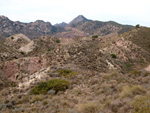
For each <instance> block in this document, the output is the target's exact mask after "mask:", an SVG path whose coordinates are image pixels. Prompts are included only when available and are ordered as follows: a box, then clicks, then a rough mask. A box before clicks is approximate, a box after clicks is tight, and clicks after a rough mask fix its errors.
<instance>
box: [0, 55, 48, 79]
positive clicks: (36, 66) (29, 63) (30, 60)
mask: <svg viewBox="0 0 150 113" xmlns="http://www.w3.org/2000/svg"><path fill="white" fill-rule="evenodd" d="M44 65H45V64H43V62H42V60H41V59H40V58H39V57H26V58H20V59H17V60H12V61H7V62H5V63H4V64H3V66H2V70H3V72H4V73H5V74H6V75H7V76H8V78H11V79H15V76H17V74H18V73H20V72H21V73H27V74H33V73H35V72H37V71H38V70H40V69H41V68H42V67H44Z"/></svg>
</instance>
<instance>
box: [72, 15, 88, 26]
mask: <svg viewBox="0 0 150 113" xmlns="http://www.w3.org/2000/svg"><path fill="white" fill-rule="evenodd" d="M81 21H84V22H85V21H88V19H87V18H85V17H84V16H83V15H79V16H77V17H76V18H74V19H73V20H72V21H71V22H70V23H78V22H81ZM70 23H69V24H70Z"/></svg>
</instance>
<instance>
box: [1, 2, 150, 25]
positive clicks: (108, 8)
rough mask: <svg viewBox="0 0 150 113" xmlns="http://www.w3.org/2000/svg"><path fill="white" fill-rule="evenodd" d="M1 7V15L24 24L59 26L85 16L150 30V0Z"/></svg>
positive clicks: (34, 3) (21, 4) (16, 4)
mask: <svg viewBox="0 0 150 113" xmlns="http://www.w3.org/2000/svg"><path fill="white" fill-rule="evenodd" d="M0 3H1V4H0V15H5V16H8V17H9V18H10V19H12V20H20V21H24V22H28V21H35V20H37V19H43V20H45V21H50V22H51V23H52V24H55V23H59V22H62V21H65V22H69V21H71V20H72V19H73V18H74V17H76V16H77V15H79V14H83V15H84V16H85V17H87V18H89V19H93V20H101V21H108V20H114V21H117V22H121V23H125V24H133V25H135V24H137V23H139V24H141V25H145V26H150V15H149V14H150V7H149V4H150V2H149V0H124V1H122V0H0Z"/></svg>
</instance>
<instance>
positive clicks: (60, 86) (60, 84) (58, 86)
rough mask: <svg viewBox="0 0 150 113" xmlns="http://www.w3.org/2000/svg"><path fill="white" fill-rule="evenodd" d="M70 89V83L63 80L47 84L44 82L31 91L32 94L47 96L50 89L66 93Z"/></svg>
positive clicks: (53, 80) (55, 80)
mask: <svg viewBox="0 0 150 113" xmlns="http://www.w3.org/2000/svg"><path fill="white" fill-rule="evenodd" d="M68 88H69V82H68V81H66V80H63V79H52V80H50V81H47V82H42V83H40V84H38V85H37V86H35V87H34V88H32V89H31V92H30V94H35V95H38V94H47V92H48V91H49V90H50V89H53V90H55V91H56V93H57V92H58V91H65V90H66V89H68Z"/></svg>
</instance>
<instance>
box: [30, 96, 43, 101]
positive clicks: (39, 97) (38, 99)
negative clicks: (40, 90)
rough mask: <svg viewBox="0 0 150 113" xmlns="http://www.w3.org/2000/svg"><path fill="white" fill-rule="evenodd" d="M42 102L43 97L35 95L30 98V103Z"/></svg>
mask: <svg viewBox="0 0 150 113" xmlns="http://www.w3.org/2000/svg"><path fill="white" fill-rule="evenodd" d="M42 100H44V95H35V96H33V97H32V99H31V101H30V102H31V103H34V102H36V101H42Z"/></svg>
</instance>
